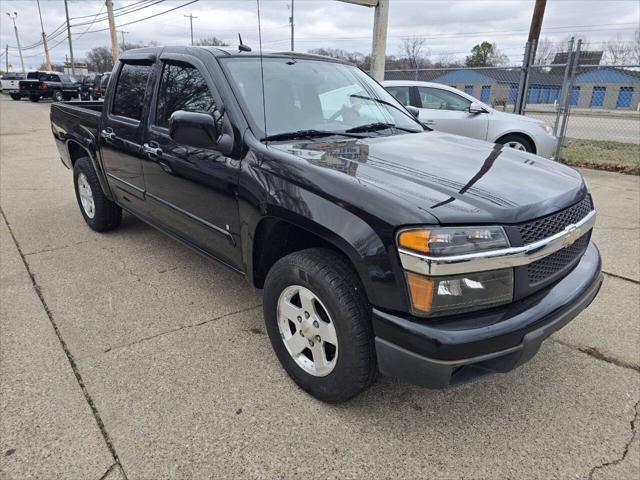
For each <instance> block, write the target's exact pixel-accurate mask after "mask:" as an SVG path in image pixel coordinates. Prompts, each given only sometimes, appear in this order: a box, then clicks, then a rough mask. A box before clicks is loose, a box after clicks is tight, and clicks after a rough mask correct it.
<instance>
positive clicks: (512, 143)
mask: <svg viewBox="0 0 640 480" xmlns="http://www.w3.org/2000/svg"><path fill="white" fill-rule="evenodd" d="M505 145H506V146H507V147H509V148H515V149H516V150H520V151H522V152H526V151H527V147H525V146H524V145H523V144H521V143H520V142H518V141H515V140H512V141H510V142H507V143H505Z"/></svg>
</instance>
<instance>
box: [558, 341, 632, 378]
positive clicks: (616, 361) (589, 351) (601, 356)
mask: <svg viewBox="0 0 640 480" xmlns="http://www.w3.org/2000/svg"><path fill="white" fill-rule="evenodd" d="M551 341H553V342H555V343H559V344H560V345H564V346H565V347H568V348H571V349H573V350H577V351H579V352H582V353H584V354H585V355H589V356H590V357H593V358H595V359H597V360H601V361H603V362H607V363H610V364H612V365H615V366H617V367H621V368H628V369H630V370H635V371H636V372H640V365H636V364H634V363H631V362H627V361H626V360H622V359H620V358H616V357H614V356H612V355H608V354H606V353H604V352H602V351H600V350H599V349H598V348H596V347H578V346H576V345H572V344H570V343H567V342H565V341H562V340H558V339H556V338H552V339H551Z"/></svg>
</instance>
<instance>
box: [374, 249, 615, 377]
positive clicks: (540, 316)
mask: <svg viewBox="0 0 640 480" xmlns="http://www.w3.org/2000/svg"><path fill="white" fill-rule="evenodd" d="M602 281H603V277H602V273H601V261H600V254H599V252H598V249H597V248H596V246H595V245H594V244H593V243H591V244H590V245H589V247H588V248H587V251H586V252H585V254H584V256H583V257H582V259H581V260H580V262H579V263H578V264H577V265H576V267H575V268H574V269H573V270H572V271H571V272H570V273H569V274H568V275H566V276H565V277H564V278H562V279H561V280H559V281H558V282H557V283H555V284H553V285H552V286H550V287H548V288H546V289H544V290H541V291H539V292H536V293H535V294H533V295H531V296H530V297H527V298H525V299H522V300H520V301H518V302H515V303H512V304H510V305H506V306H504V307H500V308H495V309H493V310H491V311H487V312H484V313H483V312H474V313H470V314H465V315H458V316H455V317H448V318H443V319H437V320H423V319H420V320H418V319H414V318H405V317H400V316H395V315H391V314H389V313H386V312H383V311H381V310H378V309H374V310H373V328H374V332H375V335H376V339H375V342H376V351H377V357H378V366H379V369H380V372H381V373H382V374H384V375H387V376H391V377H395V378H398V379H400V380H403V381H405V382H408V383H413V384H415V385H420V386H423V387H428V388H444V387H447V386H450V385H454V384H458V383H465V382H468V381H471V380H474V379H476V378H479V377H482V376H484V375H487V374H490V373H496V372H501V373H504V372H508V371H510V370H513V369H514V368H516V367H518V366H519V365H522V364H523V363H525V362H527V361H528V360H530V359H531V358H532V357H533V356H534V355H535V354H536V352H537V351H538V349H539V348H540V345H541V344H542V341H543V340H544V339H546V338H547V337H548V336H549V335H551V334H552V333H553V332H555V331H556V330H559V329H560V328H562V327H563V326H565V325H566V324H567V323H569V322H570V321H571V320H572V319H573V318H575V317H576V316H577V315H578V314H579V313H580V312H581V311H582V310H584V309H585V308H586V307H587V306H588V305H589V304H590V303H591V302H592V301H593V299H594V298H595V296H596V295H597V294H598V291H599V290H600V286H601V285H602Z"/></svg>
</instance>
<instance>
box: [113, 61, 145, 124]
mask: <svg viewBox="0 0 640 480" xmlns="http://www.w3.org/2000/svg"><path fill="white" fill-rule="evenodd" d="M150 74H151V65H132V64H130V63H125V64H124V65H123V66H122V70H121V71H120V76H119V77H118V83H117V85H116V94H115V97H114V99H113V108H112V109H111V113H113V114H114V115H120V116H122V117H127V118H133V119H135V120H140V119H141V118H142V105H143V99H144V92H145V90H146V88H147V80H148V79H149V75H150Z"/></svg>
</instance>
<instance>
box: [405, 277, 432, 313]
mask: <svg viewBox="0 0 640 480" xmlns="http://www.w3.org/2000/svg"><path fill="white" fill-rule="evenodd" d="M406 276H407V284H408V285H409V292H410V294H411V305H412V306H413V308H414V310H418V311H420V312H421V313H428V312H429V310H431V302H432V301H433V280H431V279H429V278H426V277H422V276H420V275H414V274H413V273H408V272H407V274H406Z"/></svg>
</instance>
